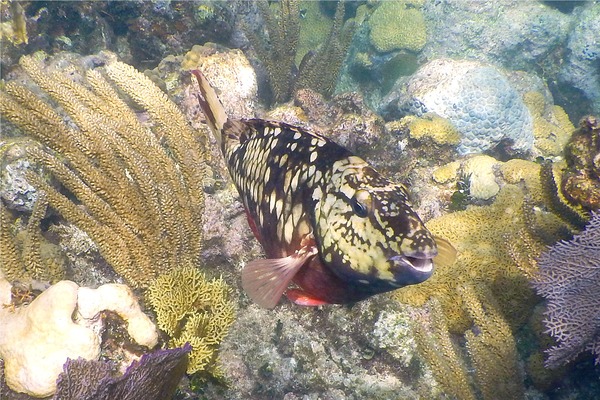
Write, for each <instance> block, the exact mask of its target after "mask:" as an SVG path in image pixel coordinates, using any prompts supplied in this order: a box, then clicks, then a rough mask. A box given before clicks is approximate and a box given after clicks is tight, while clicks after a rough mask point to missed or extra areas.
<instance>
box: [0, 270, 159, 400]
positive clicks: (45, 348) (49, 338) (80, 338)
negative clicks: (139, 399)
mask: <svg viewBox="0 0 600 400" xmlns="http://www.w3.org/2000/svg"><path fill="white" fill-rule="evenodd" d="M0 282H3V284H2V285H0V299H2V300H3V302H2V305H1V308H0V321H2V323H1V324H0V357H1V358H2V359H4V360H5V366H4V367H5V371H4V372H5V379H6V383H7V384H8V386H9V387H10V388H11V389H12V390H14V391H17V392H23V393H27V394H29V395H31V396H36V397H46V396H49V395H51V394H52V393H54V391H55V390H56V379H57V377H58V375H59V374H60V373H61V372H62V367H63V364H64V363H65V362H66V361H67V359H68V358H71V359H76V358H78V357H81V358H83V359H85V360H95V359H97V358H98V357H99V355H100V343H101V337H100V332H101V330H102V329H101V328H102V326H101V322H102V318H98V313H99V312H100V311H104V310H110V311H114V312H116V313H117V314H119V315H120V316H121V317H122V318H123V319H124V320H125V321H127V322H128V327H127V329H128V333H129V334H130V336H131V337H133V338H134V339H136V340H140V341H141V343H139V344H141V345H144V346H148V347H153V346H155V345H156V343H157V339H158V337H157V332H156V328H155V326H154V324H153V323H152V322H151V321H150V320H149V319H148V317H147V316H146V315H145V314H143V313H142V311H141V310H140V308H139V306H138V304H137V300H136V299H135V297H134V295H133V293H132V292H131V291H130V290H129V289H128V288H127V287H126V286H124V285H118V284H107V285H103V286H101V287H100V288H99V289H95V290H94V289H88V288H80V287H78V286H77V284H75V283H74V282H71V281H60V282H58V283H56V284H54V285H52V286H51V287H50V288H48V289H47V290H45V291H44V292H43V293H42V294H41V295H39V296H38V297H37V298H36V299H35V300H33V301H32V302H31V304H29V305H28V306H21V307H18V308H14V307H12V306H11V300H10V291H11V288H10V285H7V284H6V281H5V280H3V279H0ZM76 311H77V312H76ZM74 318H75V320H74Z"/></svg>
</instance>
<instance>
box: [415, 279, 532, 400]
mask: <svg viewBox="0 0 600 400" xmlns="http://www.w3.org/2000/svg"><path fill="white" fill-rule="evenodd" d="M484 293H485V290H478V291H475V289H474V288H473V286H471V285H464V286H461V287H460V288H459V289H458V290H457V295H458V296H460V297H461V299H462V302H463V303H464V305H465V311H466V312H467V313H468V314H469V316H470V317H471V318H472V320H473V325H472V329H470V330H468V331H467V332H466V333H465V338H466V347H467V351H468V354H463V353H464V351H461V350H460V348H459V346H458V345H457V344H455V343H453V341H452V336H451V334H450V332H449V331H448V328H447V325H446V317H445V316H444V313H443V311H442V308H441V307H440V303H439V301H438V300H437V299H435V298H434V299H432V300H430V301H429V302H428V303H427V304H428V306H429V307H428V308H429V314H428V315H426V314H423V315H419V316H418V317H417V318H415V320H414V325H413V329H414V333H415V341H416V343H417V346H418V349H419V354H420V355H421V356H422V357H423V359H424V360H425V361H426V362H427V364H429V366H430V367H431V370H432V372H433V376H434V378H435V380H436V381H437V382H438V383H439V384H440V385H441V387H442V389H443V390H444V392H446V393H447V394H449V395H451V396H452V397H453V398H457V399H461V400H462V399H465V400H469V399H475V398H476V396H475V394H474V393H475V389H477V391H479V392H480V393H481V394H482V397H483V399H485V400H493V399H521V398H523V392H524V387H523V379H522V376H521V375H520V373H519V369H518V364H517V363H518V354H517V349H516V345H515V341H514V338H513V336H512V332H511V329H510V327H509V325H508V323H507V322H506V320H505V319H504V318H503V317H502V315H501V314H500V313H499V311H498V309H497V306H496V305H495V302H494V300H493V299H492V298H490V297H489V296H488V295H486V294H484ZM482 300H483V301H482ZM467 356H468V357H467ZM466 360H469V362H468V363H466ZM466 365H471V366H472V367H473V372H474V375H475V381H473V380H472V379H471V378H470V376H469V372H468V370H467V367H466Z"/></svg>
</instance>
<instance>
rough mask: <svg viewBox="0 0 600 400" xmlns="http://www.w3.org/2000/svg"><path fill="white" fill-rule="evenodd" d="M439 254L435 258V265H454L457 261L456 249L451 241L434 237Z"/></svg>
mask: <svg viewBox="0 0 600 400" xmlns="http://www.w3.org/2000/svg"><path fill="white" fill-rule="evenodd" d="M433 239H434V240H435V244H436V246H437V249H438V254H437V256H435V257H434V258H433V264H434V265H452V264H454V262H455V261H456V253H457V251H456V249H455V248H454V246H452V244H450V242H449V241H447V240H446V239H442V238H441V237H439V236H434V238H433Z"/></svg>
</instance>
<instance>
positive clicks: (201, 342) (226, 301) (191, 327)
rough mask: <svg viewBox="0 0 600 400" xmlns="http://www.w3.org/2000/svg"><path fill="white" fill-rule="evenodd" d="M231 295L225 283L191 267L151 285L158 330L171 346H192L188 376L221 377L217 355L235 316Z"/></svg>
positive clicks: (183, 268) (152, 302)
mask: <svg viewBox="0 0 600 400" xmlns="http://www.w3.org/2000/svg"><path fill="white" fill-rule="evenodd" d="M230 295H231V289H230V288H229V286H228V285H227V284H226V283H225V281H223V279H221V278H219V279H212V280H208V279H206V277H205V276H204V275H203V274H202V273H201V272H200V271H198V269H196V268H194V267H191V266H188V267H181V268H176V269H174V270H172V271H171V272H169V273H167V274H164V275H161V276H160V277H158V278H157V279H156V280H154V281H153V282H152V283H151V284H150V287H149V288H148V300H149V301H150V304H151V305H152V307H153V308H154V310H155V312H156V316H157V320H158V327H159V328H160V329H162V330H163V331H165V332H166V333H167V334H168V335H169V336H170V337H171V341H170V342H169V346H171V347H180V346H183V345H184V344H185V343H186V342H189V343H190V344H191V345H192V348H193V350H192V352H191V354H190V363H189V366H188V370H187V371H188V373H190V374H192V373H195V372H198V371H204V370H208V371H209V372H210V373H211V374H213V375H218V374H219V370H218V365H217V364H216V362H215V361H216V351H217V349H218V346H219V343H221V341H222V340H223V339H224V338H225V336H226V335H227V331H228V329H229V326H230V325H231V324H232V323H233V320H234V316H235V308H234V303H233V301H232V300H231V299H230Z"/></svg>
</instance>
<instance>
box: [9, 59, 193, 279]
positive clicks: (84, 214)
mask: <svg viewBox="0 0 600 400" xmlns="http://www.w3.org/2000/svg"><path fill="white" fill-rule="evenodd" d="M44 57H45V55H44V54H43V53H38V54H36V55H33V56H25V57H22V58H21V60H20V65H21V67H22V68H23V69H24V70H25V71H26V72H27V74H28V75H29V76H30V77H31V79H32V80H33V81H34V82H35V84H36V85H38V86H39V87H40V88H41V89H42V91H43V92H44V95H42V96H40V97H38V96H37V95H35V94H34V93H33V92H32V91H30V90H29V89H27V88H26V87H25V86H21V85H20V84H17V83H15V82H9V83H7V84H6V86H5V90H4V91H3V92H2V93H1V95H0V105H1V111H0V113H1V115H2V117H3V118H4V119H6V120H7V121H9V122H11V123H12V124H14V125H15V126H16V127H18V128H19V129H21V130H22V131H23V133H25V134H27V135H29V136H31V137H33V138H35V139H37V140H38V141H39V142H41V143H42V144H43V145H45V146H46V147H45V148H42V147H35V146H32V147H31V148H30V149H29V155H30V157H31V158H32V159H34V160H36V161H37V162H38V163H39V164H40V165H42V166H43V167H44V169H45V170H46V171H48V172H50V173H51V174H52V175H53V176H54V177H55V178H56V179H57V180H58V181H59V182H60V183H61V184H62V185H63V186H64V187H65V188H66V189H67V190H68V191H69V192H70V193H71V194H72V195H73V196H74V197H76V198H77V201H76V202H74V201H73V199H71V198H69V197H67V196H65V195H64V194H62V193H61V192H60V191H59V190H57V189H56V188H55V187H53V186H52V185H50V184H49V183H48V182H47V181H46V180H45V179H43V178H42V177H41V176H40V175H38V174H37V173H34V172H33V171H32V172H30V173H29V174H28V175H27V179H28V181H29V182H30V183H32V184H33V185H34V186H35V187H36V188H37V189H38V190H40V191H43V192H45V193H46V197H47V199H48V202H49V205H50V206H51V207H52V208H54V209H55V210H56V211H57V212H58V213H59V214H61V215H62V216H63V217H64V218H65V219H67V220H68V221H69V222H71V223H73V224H75V225H77V226H78V227H79V228H80V229H82V230H83V231H85V232H86V233H87V234H88V235H89V236H90V238H92V240H94V241H95V242H96V244H97V245H98V247H99V249H100V253H101V255H102V256H103V257H104V258H105V259H106V260H107V261H108V263H109V264H111V266H112V267H113V268H114V269H115V271H116V272H117V273H119V274H120V275H122V276H123V277H124V278H125V279H126V280H127V281H128V282H129V283H130V284H131V285H133V286H137V287H145V286H146V285H147V284H148V283H149V282H150V281H151V280H152V279H153V278H155V277H157V276H158V275H159V274H160V273H161V272H165V271H168V270H170V269H172V268H173V267H174V266H175V265H180V264H184V263H195V262H197V261H198V260H199V254H200V247H201V244H202V234H201V215H202V210H203V207H204V195H203V190H202V179H203V177H204V161H203V160H204V148H203V145H202V144H201V141H200V140H198V138H197V137H196V136H195V134H194V132H193V131H192V130H191V128H190V127H189V125H188V123H187V122H186V120H185V118H184V116H183V114H182V113H181V112H180V111H179V110H178V109H177V107H176V106H175V105H174V104H173V103H172V102H171V101H170V100H169V99H168V98H167V97H166V96H165V95H164V93H162V92H161V91H160V89H159V88H158V87H156V86H155V85H154V84H153V83H152V82H151V81H150V80H149V79H148V78H147V77H145V76H144V75H143V74H141V73H139V72H138V71H136V70H135V69H134V68H132V67H130V66H128V65H126V64H124V63H121V62H118V61H115V60H114V59H112V58H111V57H110V56H106V57H107V58H108V60H107V61H106V65H105V66H104V67H103V68H98V69H86V68H82V67H79V66H77V65H75V64H73V63H72V64H69V65H66V66H65V68H64V70H63V71H61V72H57V71H52V72H49V71H47V70H45V69H44V67H43V59H44ZM100 70H102V72H100ZM47 97H50V98H51V99H52V100H53V101H54V102H56V103H57V104H58V105H59V107H56V106H55V105H53V103H51V102H50V101H49V100H48V99H47ZM127 101H133V102H134V103H135V104H136V105H135V107H136V109H138V110H141V111H143V112H144V113H145V114H144V115H147V116H149V119H148V121H143V120H142V119H141V118H140V117H139V115H138V114H136V112H134V111H133V109H132V107H131V106H130V105H129V103H128V102H127ZM77 202H80V203H81V204H82V205H83V207H82V206H79V205H77V204H76V203H77Z"/></svg>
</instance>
